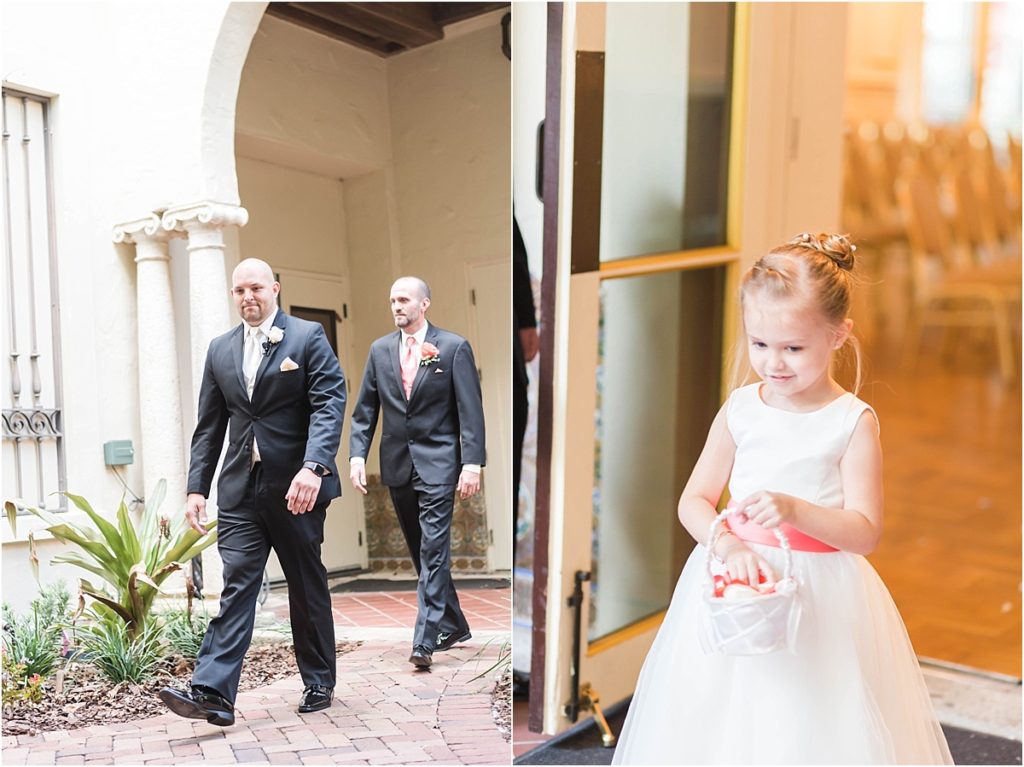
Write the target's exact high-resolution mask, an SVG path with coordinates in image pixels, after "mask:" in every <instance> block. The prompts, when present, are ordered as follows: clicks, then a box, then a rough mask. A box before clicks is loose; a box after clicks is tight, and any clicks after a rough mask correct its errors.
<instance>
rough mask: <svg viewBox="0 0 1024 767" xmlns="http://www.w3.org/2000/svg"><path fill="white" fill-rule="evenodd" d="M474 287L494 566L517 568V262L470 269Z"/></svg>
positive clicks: (490, 551) (473, 312) (473, 317)
mask: <svg viewBox="0 0 1024 767" xmlns="http://www.w3.org/2000/svg"><path fill="white" fill-rule="evenodd" d="M467 269H468V272H469V274H468V277H469V280H468V281H469V287H470V290H471V291H472V301H471V320H472V323H473V328H472V331H473V335H474V338H473V341H472V343H473V352H474V354H475V355H476V363H477V366H478V367H479V368H480V387H481V389H482V390H483V398H484V413H486V414H487V423H486V430H487V467H486V468H485V469H484V486H483V489H484V500H485V502H486V506H487V527H488V530H489V537H490V546H489V548H488V553H487V560H488V565H489V569H491V570H511V569H512V523H511V519H512V503H511V497H510V494H511V487H512V471H511V465H510V461H511V456H512V450H511V440H512V414H511V412H510V408H509V402H511V401H512V363H511V357H512V347H511V342H510V338H509V318H510V317H511V316H512V297H511V296H510V295H509V287H508V286H509V283H510V281H511V270H512V267H511V263H510V261H509V260H508V259H507V258H502V259H497V260H495V261H489V262H486V263H473V264H470V265H469V266H468V267H467Z"/></svg>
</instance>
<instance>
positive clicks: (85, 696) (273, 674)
mask: <svg viewBox="0 0 1024 767" xmlns="http://www.w3.org/2000/svg"><path fill="white" fill-rule="evenodd" d="M358 646H359V643H358V642H338V644H337V650H338V655H342V654H344V653H347V652H349V651H351V650H354V649H355V648H356V647H358ZM194 665H195V662H194V661H192V660H186V659H185V658H183V657H181V656H173V655H172V656H169V657H167V658H165V659H164V660H163V662H162V663H161V664H160V666H159V670H158V672H157V673H156V674H155V675H154V677H153V678H152V679H151V680H149V681H148V682H145V683H143V684H140V685H135V684H128V683H121V684H118V685H115V684H113V683H112V682H110V681H108V680H107V679H106V678H105V677H104V676H103V675H102V674H100V672H99V671H98V670H97V669H96V667H95V666H92V665H89V664H87V663H71V664H68V665H67V666H65V668H64V671H63V673H62V675H61V676H62V679H61V680H58V679H57V678H51V679H49V680H47V682H46V684H45V685H44V687H43V689H44V695H43V700H42V701H41V702H39V703H28V702H25V703H21V704H20V705H18V706H16V707H12V708H11V709H9V710H5V711H4V712H3V714H4V716H3V734H4V735H35V734H38V733H40V732H47V731H51V730H71V729H74V728H77V727H85V726H87V725H91V724H113V723H115V722H132V721H135V720H138V719H145V718H147V717H151V716H159V715H160V714H163V713H166V711H167V708H166V707H165V706H164V704H163V703H161V702H160V699H159V698H158V697H157V693H159V692H160V690H161V689H162V688H164V687H186V686H187V685H188V683H189V681H190V680H191V678H192V668H193V666H194ZM297 673H299V669H298V667H297V666H296V665H295V652H294V650H293V648H292V645H291V643H290V642H259V643H253V645H252V646H251V647H250V648H249V653H248V655H246V658H245V663H244V664H242V678H241V681H240V683H239V690H252V689H254V688H257V687H263V686H264V685H268V684H270V683H271V682H276V681H277V680H278V679H283V678H285V677H288V676H292V675H294V674H297ZM58 687H61V688H62V689H61V690H60V691H58Z"/></svg>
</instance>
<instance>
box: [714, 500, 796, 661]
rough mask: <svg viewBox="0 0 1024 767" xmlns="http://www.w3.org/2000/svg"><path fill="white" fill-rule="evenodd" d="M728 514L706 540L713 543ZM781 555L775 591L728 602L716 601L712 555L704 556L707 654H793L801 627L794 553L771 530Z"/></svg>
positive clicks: (781, 536)
mask: <svg viewBox="0 0 1024 767" xmlns="http://www.w3.org/2000/svg"><path fill="white" fill-rule="evenodd" d="M732 513H733V512H731V511H724V512H722V513H721V514H719V515H718V516H717V517H715V521H714V522H712V523H711V531H710V534H709V538H708V540H709V541H711V540H714V538H715V533H716V532H717V530H718V527H719V526H720V525H721V524H722V522H724V521H725V519H727V518H728V517H729V516H731V515H732ZM773 532H774V533H775V537H776V538H778V540H779V548H781V549H782V551H783V556H784V557H785V563H784V566H783V573H782V578H781V579H779V581H778V582H777V583H776V584H775V591H774V592H773V593H770V594H759V595H757V596H751V597H749V598H747V599H737V600H729V599H723V598H721V597H716V596H715V592H714V574H713V572H712V568H711V565H712V559H713V557H712V553H711V550H710V548H709V549H708V551H707V552H706V562H705V567H704V579H705V580H704V588H703V594H702V596H703V599H704V621H703V622H704V626H703V632H702V637H701V638H702V644H703V646H704V651H705V652H707V653H709V654H710V653H717V654H720V655H763V654H765V653H770V652H776V651H777V650H783V649H786V650H789V651H790V652H792V651H793V650H794V648H795V646H796V634H797V630H798V629H799V626H800V598H799V588H798V586H797V581H796V578H795V577H794V575H793V553H792V551H791V549H790V547H789V539H788V538H786V534H785V533H784V532H782V530H780V529H779V528H778V527H776V528H773Z"/></svg>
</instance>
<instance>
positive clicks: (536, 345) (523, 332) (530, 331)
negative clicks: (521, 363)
mask: <svg viewBox="0 0 1024 767" xmlns="http://www.w3.org/2000/svg"><path fill="white" fill-rule="evenodd" d="M519 341H520V343H522V345H523V359H525V360H526V361H527V362H529V361H530V360H532V359H533V358H534V357H536V356H537V352H538V351H540V337H539V336H538V335H537V328H520V329H519Z"/></svg>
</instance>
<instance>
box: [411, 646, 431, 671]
mask: <svg viewBox="0 0 1024 767" xmlns="http://www.w3.org/2000/svg"><path fill="white" fill-rule="evenodd" d="M409 662H410V663H411V664H412V665H414V666H415V667H416V668H430V664H431V663H433V662H434V658H433V652H431V651H430V650H428V649H427V648H426V647H424V646H423V645H416V646H415V647H413V648H412V655H410V656H409Z"/></svg>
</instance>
